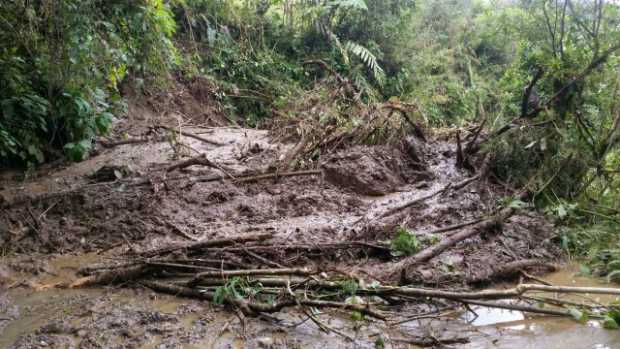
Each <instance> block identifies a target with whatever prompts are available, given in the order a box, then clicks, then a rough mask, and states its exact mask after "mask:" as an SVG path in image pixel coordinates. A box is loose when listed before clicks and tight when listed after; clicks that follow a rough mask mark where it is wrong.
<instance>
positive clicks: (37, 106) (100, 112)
mask: <svg viewBox="0 0 620 349" xmlns="http://www.w3.org/2000/svg"><path fill="white" fill-rule="evenodd" d="M0 19H1V20H0V163H7V162H17V163H40V162H43V161H44V160H45V159H46V158H50V157H55V156H58V155H60V149H63V150H64V151H65V152H66V154H67V155H68V157H69V158H71V159H73V160H81V159H82V158H83V157H84V156H85V155H86V154H87V153H88V151H89V149H90V146H91V142H92V139H93V138H94V137H95V135H96V134H98V133H105V132H106V131H107V130H108V129H109V126H110V123H111V120H112V115H113V113H115V112H119V111H120V110H121V108H119V106H120V101H121V99H120V94H119V91H118V85H119V83H121V82H122V81H123V80H124V79H125V78H126V77H127V76H128V75H131V76H132V77H133V78H134V81H136V82H138V84H139V85H141V86H145V85H148V84H160V83H161V81H162V80H163V78H164V77H165V74H166V72H167V71H168V69H169V68H170V67H171V66H172V65H173V64H174V63H175V61H176V57H177V56H176V51H175V49H174V45H173V44H172V41H171V39H172V34H173V33H174V30H175V23H174V20H173V18H172V14H171V12H170V10H169V9H168V6H167V5H166V4H165V3H164V1H163V0H139V1H125V0H114V1H105V2H101V1H90V0H65V1H46V2H30V1H26V2H24V1H9V2H3V3H2V5H1V6H0Z"/></svg>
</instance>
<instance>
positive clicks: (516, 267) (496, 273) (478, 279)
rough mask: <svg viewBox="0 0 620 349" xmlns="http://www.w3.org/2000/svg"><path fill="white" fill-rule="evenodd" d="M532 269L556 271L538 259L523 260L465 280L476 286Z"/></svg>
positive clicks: (552, 266)
mask: <svg viewBox="0 0 620 349" xmlns="http://www.w3.org/2000/svg"><path fill="white" fill-rule="evenodd" d="M533 267H542V268H545V269H549V270H551V271H555V270H557V269H558V267H557V266H556V265H554V264H551V263H548V262H545V261H541V260H538V259H524V260H518V261H514V262H510V263H507V264H504V265H501V266H495V267H493V266H492V268H491V270H489V271H488V272H486V273H483V274H482V275H476V276H471V277H469V278H468V279H467V282H468V283H470V284H478V283H484V282H488V281H491V280H497V279H501V278H507V277H510V276H514V275H518V274H520V273H521V272H522V271H523V270H524V269H526V268H533Z"/></svg>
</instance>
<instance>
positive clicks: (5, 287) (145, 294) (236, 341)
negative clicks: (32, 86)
mask: <svg viewBox="0 0 620 349" xmlns="http://www.w3.org/2000/svg"><path fill="white" fill-rule="evenodd" d="M171 125H175V124H174V123H171ZM121 126H122V125H121ZM121 126H119V127H120V128H121V129H122V127H121ZM149 130H150V131H148V130H147V129H137V130H136V129H131V130H130V131H131V132H133V133H131V134H124V133H123V132H120V131H117V133H116V135H117V138H116V141H119V140H121V141H122V140H127V139H134V138H136V137H142V138H141V139H142V140H144V139H146V140H147V141H146V142H143V141H140V142H135V143H133V142H128V143H129V144H114V145H110V144H107V145H108V147H103V146H99V147H98V148H97V151H96V154H94V156H92V157H91V158H89V159H88V160H86V161H84V162H81V163H77V164H54V165H48V166H46V167H43V168H41V169H40V170H37V171H35V172H34V173H29V174H28V176H27V177H26V178H24V176H23V175H22V174H20V173H18V172H10V171H7V172H5V173H3V174H2V182H1V187H0V205H1V206H2V210H1V211H0V246H1V248H2V251H3V253H2V260H1V261H0V334H1V335H0V338H1V339H0V347H2V348H4V347H9V348H38V347H53V348H177V347H187V348H205V347H206V348H211V347H212V348H245V347H248V348H271V347H273V348H325V347H351V348H353V347H368V348H380V347H408V346H409V345H410V344H408V342H409V343H413V342H415V341H416V340H417V341H418V342H420V341H422V342H424V341H426V343H429V345H430V346H439V345H440V344H438V343H441V342H442V341H444V340H445V341H446V342H445V343H446V344H445V345H452V346H454V347H470V348H477V347H480V348H485V347H493V346H494V345H497V343H501V342H497V341H496V340H499V338H500V337H499V335H500V334H501V332H498V331H497V330H492V331H490V332H488V333H487V332H485V331H481V329H480V328H479V327H477V326H475V323H474V325H472V324H468V323H467V316H465V315H463V311H464V310H463V309H456V308H454V307H453V306H451V305H449V304H445V303H442V302H438V301H428V300H424V299H419V300H414V301H413V304H407V305H404V304H403V305H390V309H391V310H390V311H391V312H392V313H394V314H397V315H398V314H400V315H402V316H403V317H404V319H405V320H406V316H408V315H407V314H419V313H425V312H426V313H428V312H433V314H434V315H433V316H429V317H426V318H425V317H422V318H416V319H414V320H409V321H405V320H403V321H402V323H400V324H398V325H391V326H388V325H386V324H384V323H381V322H375V321H368V320H359V319H354V320H357V321H354V320H352V319H351V318H350V315H349V314H347V313H346V312H340V311H337V310H335V311H332V310H328V309H326V310H324V311H323V310H322V311H321V313H319V314H318V316H320V317H321V318H322V319H323V321H325V322H327V323H329V326H330V327H334V328H338V329H339V332H345V333H347V336H348V337H350V338H349V339H347V338H346V337H345V336H341V335H338V333H334V332H333V331H331V332H330V331H321V330H320V329H319V328H318V327H317V325H316V323H313V322H312V321H308V318H307V317H306V316H304V314H303V313H300V312H298V311H296V310H291V309H289V310H285V311H282V312H280V313H276V314H271V315H270V316H268V317H258V318H253V317H245V316H243V315H241V314H239V313H238V312H234V311H232V312H231V311H229V310H224V309H223V308H221V307H216V306H214V305H212V304H210V303H208V302H204V301H198V300H190V299H184V298H177V297H173V296H167V295H161V294H158V293H155V292H153V291H151V290H150V289H147V288H145V287H140V286H136V285H129V284H120V285H116V286H113V287H112V286H110V287H95V288H92V289H67V287H68V286H69V285H70V284H71V283H72V282H74V281H75V280H76V279H77V278H79V277H80V276H81V273H83V272H84V268H85V267H92V266H97V265H100V264H105V263H122V262H124V261H127V260H130V259H131V258H132V257H131V256H132V255H135V254H136V253H140V252H142V251H150V250H153V249H157V248H161V247H165V246H169V245H174V244H178V243H187V242H192V241H207V240H213V239H221V238H231V237H235V236H244V235H248V234H256V233H261V232H265V233H270V234H272V237H271V239H270V241H269V245H270V246H282V247H285V246H292V245H296V246H307V247H312V246H323V245H324V244H328V243H333V244H342V243H367V244H372V245H373V246H376V245H379V246H383V247H384V249H387V250H389V248H390V241H392V239H393V238H394V236H395V234H396V231H397V230H398V228H399V227H402V228H404V229H406V230H408V231H409V232H410V233H411V234H414V235H415V236H416V237H417V240H418V241H420V243H421V244H422V247H429V246H433V245H434V244H438V243H440V242H441V241H444V240H445V239H450V236H451V235H452V234H455V232H458V231H459V230H458V229H449V230H446V231H441V230H442V228H445V227H451V226H455V225H458V224H461V223H464V222H469V221H472V222H476V221H479V220H483V219H486V218H488V217H489V216H490V215H492V213H493V212H495V211H496V210H497V209H498V208H499V207H500V206H502V205H503V206H506V205H510V204H511V203H510V202H508V201H506V200H505V197H507V196H509V195H510V194H511V193H510V192H509V191H508V190H507V189H505V188H503V187H502V186H501V185H499V184H495V183H493V182H492V181H490V180H487V179H483V180H480V181H475V182H474V183H472V184H470V185H468V186H465V187H463V188H458V189H455V190H448V189H450V188H451V187H450V185H451V184H454V183H459V182H462V181H464V180H467V179H468V178H471V177H472V176H474V175H475V171H468V170H465V169H457V168H456V166H455V157H456V153H455V152H456V146H455V145H454V144H453V142H450V141H447V140H445V139H442V138H441V137H438V136H437V137H432V138H431V139H429V140H428V141H426V142H422V141H421V140H418V139H415V138H414V137H411V138H410V139H406V140H403V142H402V143H401V144H399V145H396V146H395V145H391V146H387V145H384V146H362V145H356V146H352V147H347V148H344V149H341V150H339V151H337V152H334V153H331V154H324V155H322V156H321V157H320V160H318V161H316V162H313V163H308V164H305V168H303V169H302V170H304V171H306V172H305V173H303V174H300V175H295V176H286V175H285V172H282V175H276V176H272V177H269V178H267V179H264V180H252V181H247V182H245V181H239V180H235V179H238V178H246V177H248V176H249V177H252V176H257V175H261V174H265V173H276V174H278V173H279V172H278V171H277V169H279V168H280V167H281V165H282V162H283V161H284V159H285V158H286V156H287V154H288V152H289V151H290V150H291V149H292V148H293V147H294V146H295V144H281V143H279V142H277V141H274V138H272V136H271V135H270V132H269V131H262V130H255V129H241V128H227V127H217V128H213V127H196V126H187V127H183V129H182V131H183V133H186V134H189V135H192V136H183V134H181V135H178V134H177V135H176V136H174V137H172V136H171V135H170V134H169V133H166V132H161V133H154V132H153V130H152V129H149ZM149 132H150V133H149ZM146 134H148V138H144V137H145V135H146ZM196 136H197V137H196ZM198 154H205V155H206V158H207V159H209V160H210V162H211V164H210V165H208V166H205V164H202V165H197V166H189V167H185V168H181V169H173V168H171V166H172V165H175V164H182V162H183V161H184V160H186V159H188V158H191V157H193V156H196V155H198ZM181 167H182V166H181ZM308 170H310V172H309V171H308ZM442 188H445V189H446V190H443V191H442V190H441V189H442ZM431 194H432V195H431ZM416 198H427V199H425V200H420V201H419V202H418V203H416V204H413V205H409V206H407V207H403V204H404V203H407V202H412V201H415V199H416ZM554 236H555V234H554V230H553V227H552V226H551V225H550V224H549V223H547V222H546V221H545V219H544V217H543V216H541V215H539V214H538V213H535V212H533V211H527V210H523V211H520V212H519V213H517V214H515V215H512V216H511V217H510V218H508V219H507V220H506V221H505V222H498V225H497V227H495V228H494V229H492V230H491V231H489V232H485V233H481V234H475V235H472V236H471V238H468V239H465V240H464V241H461V242H459V243H457V244H455V245H454V246H451V248H449V249H447V250H446V251H443V252H442V253H440V254H438V255H437V256H436V257H433V258H431V259H430V260H429V261H427V262H425V263H422V264H418V265H416V266H415V267H412V268H408V270H407V275H408V282H409V283H411V284H415V285H418V286H425V287H441V288H453V289H458V290H461V289H471V288H479V287H484V286H487V285H490V284H495V283H497V282H502V281H511V280H515V278H516V277H518V276H519V274H518V273H517V274H515V273H508V274H501V273H498V272H499V271H500V269H501V268H500V267H501V266H502V265H506V264H509V263H512V262H516V261H523V260H526V261H538V262H540V263H539V264H540V265H547V264H549V263H556V262H559V261H560V260H561V253H560V251H559V249H558V248H557V243H556V242H554V240H553V239H554ZM176 257H177V259H178V258H183V257H184V256H182V255H179V256H176ZM246 257H247V258H245V257H244V258H243V259H239V260H225V261H224V260H222V263H237V264H239V265H243V266H250V267H260V266H261V262H264V260H265V259H268V261H269V263H274V264H277V265H279V266H306V267H312V268H315V269H319V270H338V271H344V272H346V273H347V275H353V276H355V277H356V278H357V279H358V280H363V281H365V282H367V283H371V282H394V283H396V282H398V280H396V279H394V275H395V274H394V273H392V271H393V270H394V268H395V267H396V266H398V263H399V262H400V261H402V257H400V256H396V255H393V254H391V253H379V254H364V253H360V252H359V251H355V250H347V249H340V250H337V251H336V252H333V251H331V252H329V253H328V252H324V251H321V250H320V249H319V250H316V249H315V251H314V252H312V253H290V252H289V250H288V249H287V248H281V249H279V248H275V249H273V250H271V251H270V252H269V253H267V254H265V255H263V256H258V257H256V256H255V255H254V256H252V255H251V254H249V255H248V256H246ZM257 258H258V259H257ZM261 258H262V259H261ZM535 264H536V263H534V264H531V265H532V266H534V267H533V268H527V270H528V271H529V272H531V273H540V272H544V271H545V269H544V268H542V269H541V268H539V267H536V266H535ZM222 265H223V264H222ZM442 309H445V310H442ZM401 320H402V319H401ZM521 320H524V319H521ZM486 325H488V324H484V326H486ZM351 338H353V339H354V341H353V342H352V341H351V340H350V339H351ZM429 339H430V340H431V341H430V342H428V340H429ZM450 340H455V341H456V342H455V343H457V344H455V343H452V344H450ZM610 340H612V341H613V340H616V339H613V338H612V339H610ZM466 343H469V344H466ZM499 347H502V346H499Z"/></svg>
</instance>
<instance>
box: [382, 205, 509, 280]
mask: <svg viewBox="0 0 620 349" xmlns="http://www.w3.org/2000/svg"><path fill="white" fill-rule="evenodd" d="M514 213H515V209H514V208H511V207H508V208H505V209H502V210H501V211H500V212H499V213H497V214H496V215H494V216H493V217H491V218H488V219H486V220H483V221H482V222H480V223H477V224H475V225H474V226H473V227H471V228H470V229H467V230H464V231H462V232H459V233H456V234H453V235H450V236H449V237H447V238H445V239H443V240H441V241H440V242H439V243H438V244H435V245H433V246H431V247H429V248H427V249H425V250H422V251H421V252H419V253H417V254H415V255H413V256H411V257H408V258H405V259H404V260H402V261H400V262H398V263H397V264H396V265H395V266H394V267H393V268H392V272H391V273H390V275H391V277H392V279H396V278H398V277H400V280H401V282H406V281H407V280H409V279H410V278H408V277H407V275H406V271H407V270H408V269H411V268H412V267H414V266H416V265H417V264H420V263H423V262H427V261H429V260H430V259H432V258H434V257H436V256H438V255H440V254H441V253H443V252H444V251H445V250H447V249H449V248H450V247H452V246H454V245H456V244H457V243H459V242H461V241H463V240H466V239H468V238H470V237H472V236H475V235H478V234H480V233H482V232H485V231H489V230H490V229H492V228H494V227H496V226H498V225H501V223H502V222H504V221H505V220H506V219H508V218H509V217H510V216H512V215H513V214H514Z"/></svg>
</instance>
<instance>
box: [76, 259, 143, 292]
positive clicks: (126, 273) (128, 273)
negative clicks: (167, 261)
mask: <svg viewBox="0 0 620 349" xmlns="http://www.w3.org/2000/svg"><path fill="white" fill-rule="evenodd" d="M148 272H149V268H148V267H147V266H146V265H144V264H139V265H135V266H130V267H126V268H121V269H114V270H109V271H106V272H103V273H100V274H96V275H92V276H86V277H83V278H79V279H77V280H76V281H75V282H73V283H72V284H71V285H69V287H70V288H80V287H88V286H98V285H111V284H120V283H124V282H127V281H132V280H136V279H139V278H140V277H142V276H143V275H145V274H146V273H148Z"/></svg>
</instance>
